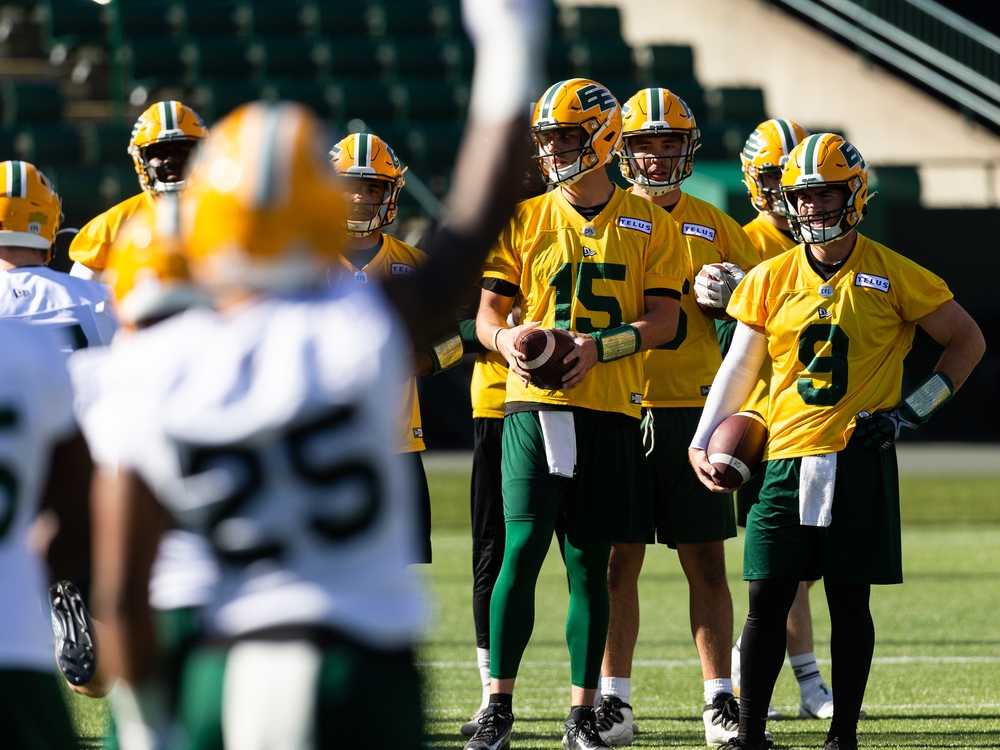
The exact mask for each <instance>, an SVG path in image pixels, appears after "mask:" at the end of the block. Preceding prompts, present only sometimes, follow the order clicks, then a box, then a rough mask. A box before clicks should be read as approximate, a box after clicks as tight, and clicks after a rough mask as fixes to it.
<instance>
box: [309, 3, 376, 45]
mask: <svg viewBox="0 0 1000 750" xmlns="http://www.w3.org/2000/svg"><path fill="white" fill-rule="evenodd" d="M313 8H315V10H316V12H317V13H318V14H319V23H318V27H319V33H320V36H326V37H336V38H351V39H355V38H357V37H358V36H360V35H362V34H368V13H369V6H368V3H367V2H365V0H316V2H315V3H313Z"/></svg>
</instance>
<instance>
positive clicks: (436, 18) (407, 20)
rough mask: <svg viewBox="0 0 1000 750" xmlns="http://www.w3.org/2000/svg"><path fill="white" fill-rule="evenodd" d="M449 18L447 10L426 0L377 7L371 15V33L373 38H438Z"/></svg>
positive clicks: (413, 0) (369, 21) (369, 16)
mask: <svg viewBox="0 0 1000 750" xmlns="http://www.w3.org/2000/svg"><path fill="white" fill-rule="evenodd" d="M448 18H449V14H448V12H447V11H443V12H441V11H438V9H437V6H436V5H434V4H433V3H430V2H427V1H426V0H402V2H401V1H400V0H395V2H393V1H392V0H390V2H385V3H384V4H383V5H382V7H378V6H374V7H373V8H372V10H371V11H369V14H368V30H369V32H370V33H371V35H372V36H388V37H392V38H394V39H396V38H400V37H426V36H434V35H435V34H437V33H439V32H440V31H442V28H441V27H442V25H443V23H444V22H446V21H447V20H448Z"/></svg>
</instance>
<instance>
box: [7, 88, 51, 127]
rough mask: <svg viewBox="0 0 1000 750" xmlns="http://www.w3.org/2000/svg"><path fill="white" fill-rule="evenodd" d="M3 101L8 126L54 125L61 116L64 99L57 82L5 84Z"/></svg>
mask: <svg viewBox="0 0 1000 750" xmlns="http://www.w3.org/2000/svg"><path fill="white" fill-rule="evenodd" d="M0 102H2V111H3V124H5V125H21V124H23V123H27V122H32V123H55V122H58V121H59V119H60V118H61V117H62V110H63V98H62V93H61V92H60V90H59V84H58V82H56V81H11V80H7V81H4V82H3V84H2V87H0Z"/></svg>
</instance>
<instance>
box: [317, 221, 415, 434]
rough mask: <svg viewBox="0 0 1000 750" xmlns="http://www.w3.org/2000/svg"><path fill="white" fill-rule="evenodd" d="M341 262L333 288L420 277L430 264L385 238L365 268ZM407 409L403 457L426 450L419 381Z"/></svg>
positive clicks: (409, 391)
mask: <svg viewBox="0 0 1000 750" xmlns="http://www.w3.org/2000/svg"><path fill="white" fill-rule="evenodd" d="M337 262H338V264H339V268H338V269H337V270H335V271H334V272H333V273H331V278H330V284H331V286H333V287H334V288H335V289H336V288H337V287H338V286H339V285H340V284H341V283H343V282H345V281H353V282H355V283H357V284H367V283H368V282H369V281H370V280H372V279H384V278H388V277H389V276H407V275H410V274H413V273H416V271H417V269H418V268H420V266H422V265H423V264H424V263H426V262H427V254H426V253H425V252H423V251H422V250H418V249H417V248H415V247H412V246H410V245H407V244H406V243H405V242H402V241H400V240H397V239H396V238H395V237H390V236H389V235H387V234H383V235H382V247H381V248H380V249H379V251H378V253H376V254H375V257H374V258H372V259H371V260H370V261H368V263H367V264H366V265H365V266H364V267H363V268H356V267H355V266H354V265H353V264H352V263H351V262H350V261H349V260H348V259H347V258H346V257H345V256H343V255H341V256H340V257H339V258H338V259H337ZM405 388H406V394H405V397H404V408H403V412H402V416H401V422H400V430H399V431H400V443H399V452H400V453H413V452H415V451H422V450H426V446H425V445H424V431H423V427H422V423H421V421H420V402H419V399H418V398H417V378H416V376H412V377H410V379H409V380H408V381H407V382H406V386H405Z"/></svg>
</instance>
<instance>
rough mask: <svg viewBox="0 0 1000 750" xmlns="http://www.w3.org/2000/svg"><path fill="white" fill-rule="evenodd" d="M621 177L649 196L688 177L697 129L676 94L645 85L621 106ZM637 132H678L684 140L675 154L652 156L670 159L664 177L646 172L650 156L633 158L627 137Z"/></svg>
mask: <svg viewBox="0 0 1000 750" xmlns="http://www.w3.org/2000/svg"><path fill="white" fill-rule="evenodd" d="M622 130H623V132H622V147H621V149H619V151H618V156H619V157H621V163H620V165H619V166H620V168H621V171H622V176H623V177H624V178H625V179H626V180H628V181H629V182H631V183H632V184H633V185H638V186H639V187H641V188H642V189H643V190H644V191H645V192H647V193H649V194H650V195H663V194H664V193H667V192H670V191H671V190H673V189H674V188H675V187H676V186H678V185H680V184H681V183H682V182H684V180H686V179H687V178H688V177H690V176H691V170H692V169H693V168H694V152H695V150H696V149H697V148H698V146H699V143H698V139H699V138H700V137H701V131H699V130H698V123H697V122H695V119H694V115H693V114H692V113H691V109H690V108H689V107H688V105H687V104H685V102H684V100H683V99H681V98H680V97H679V96H677V94H675V93H673V92H672V91H670V90H669V89H661V88H649V89H643V90H642V91H639V92H638V93H636V94H635V95H634V96H633V97H632V98H631V99H629V100H628V101H627V102H625V104H624V106H622ZM640 135H654V136H660V135H679V136H681V137H682V138H683V139H684V143H683V146H682V148H681V153H680V155H678V156H668V157H655V158H657V160H660V159H670V160H672V161H673V162H674V163H673V165H672V166H673V168H672V169H671V170H670V175H669V177H668V178H667V179H665V180H653V179H651V178H649V177H648V175H647V166H648V165H647V164H645V163H642V164H640V161H641V162H647V161H650V160H652V159H653V158H654V157H637V156H635V155H634V154H633V152H632V147H631V144H630V143H629V140H630V139H631V138H634V137H636V136H640Z"/></svg>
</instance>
